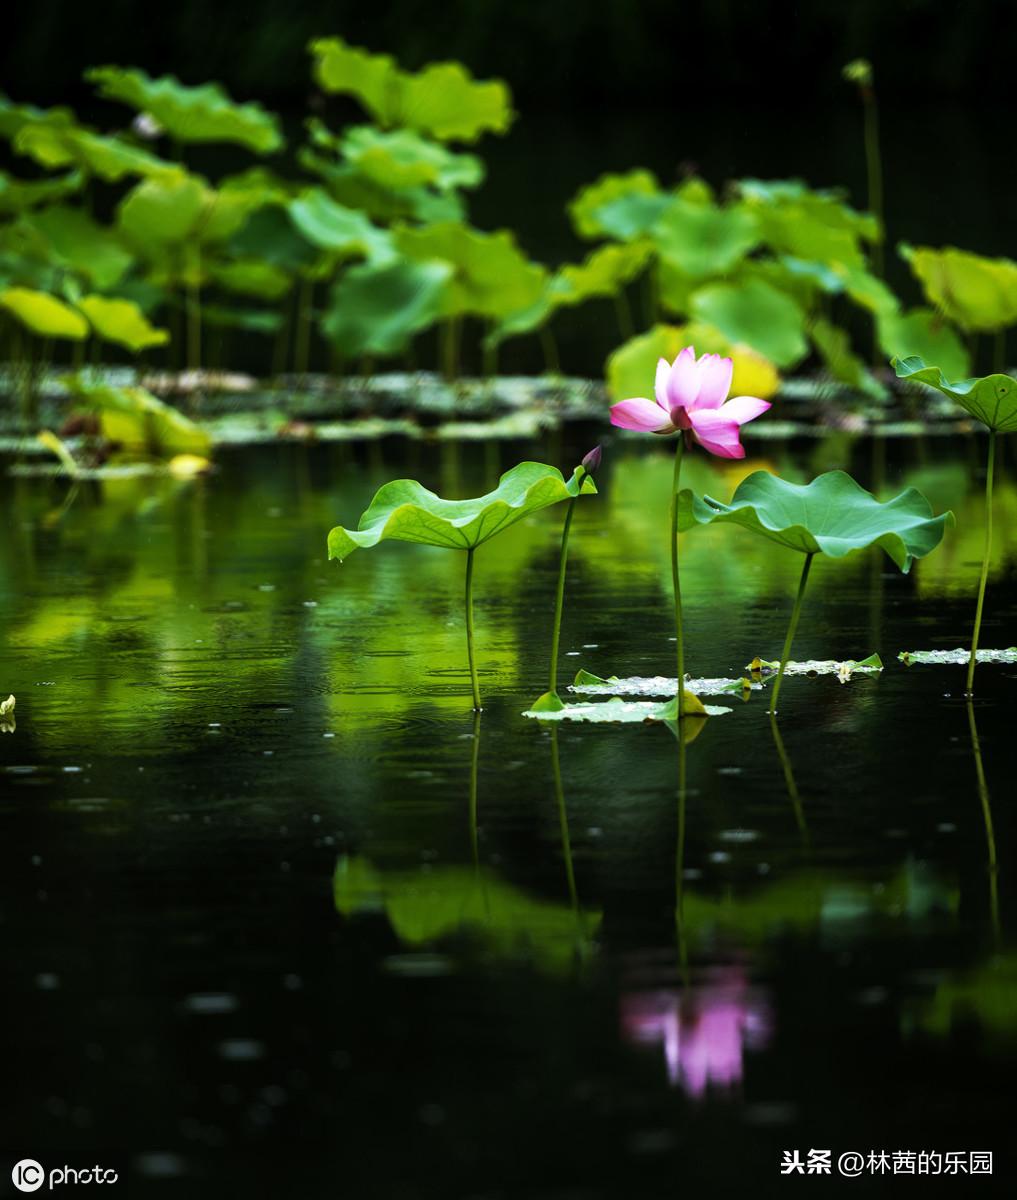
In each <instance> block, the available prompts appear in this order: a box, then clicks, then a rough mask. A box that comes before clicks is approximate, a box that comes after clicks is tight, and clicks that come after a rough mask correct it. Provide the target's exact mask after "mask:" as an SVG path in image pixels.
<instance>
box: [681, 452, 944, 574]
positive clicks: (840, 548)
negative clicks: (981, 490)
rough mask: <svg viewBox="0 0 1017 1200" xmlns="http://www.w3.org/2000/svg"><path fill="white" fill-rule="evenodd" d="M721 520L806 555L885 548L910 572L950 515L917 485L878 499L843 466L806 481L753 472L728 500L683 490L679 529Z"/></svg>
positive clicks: (836, 554)
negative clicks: (935, 511) (939, 511)
mask: <svg viewBox="0 0 1017 1200" xmlns="http://www.w3.org/2000/svg"><path fill="white" fill-rule="evenodd" d="M717 522H721V523H733V524H735V525H741V526H742V527H743V528H745V529H749V530H751V531H752V532H753V533H758V534H760V535H761V536H762V537H765V538H769V539H770V540H771V541H774V542H777V543H778V544H779V545H781V546H786V547H787V548H788V549H790V550H797V551H798V552H799V553H801V554H825V555H827V556H828V557H829V558H843V557H844V556H845V555H846V554H849V553H850V552H851V551H852V550H864V549H865V548H866V547H868V546H874V545H875V546H880V547H881V548H882V549H883V550H885V551H886V553H887V554H888V555H889V556H890V558H892V559H893V561H894V562H895V563H896V564H897V566H898V567H900V569H901V570H902V571H903V572H905V573H907V572H908V571H909V570H910V569H911V563H912V561H913V560H914V559H916V558H923V557H924V556H925V555H926V554H929V553H930V552H931V551H933V550H935V548H936V547H937V546H938V545H939V543H940V541H941V540H942V537H943V530H944V528H945V527H946V525H947V524H948V523H952V522H953V513H951V512H946V513H942V514H940V516H938V517H936V516H933V513H932V508H931V506H930V504H929V502H928V500H926V498H925V497H924V496H923V495H922V493H921V492H919V491H917V490H916V489H915V488H908V489H907V490H906V491H903V492H901V493H900V495H898V496H894V497H893V499H892V500H886V501H879V500H877V499H876V498H875V496H873V495H872V493H871V492H867V491H866V490H865V489H864V488H863V487H861V486H860V485H859V484H857V483H856V482H855V481H854V480H853V479H852V478H851V476H850V475H848V474H846V473H845V472H844V471H828V472H826V474H824V475H819V476H817V477H816V478H815V479H813V480H812V482H811V483H807V484H796V483H788V481H787V480H786V479H781V478H779V477H778V476H776V475H771V474H770V473H769V472H767V471H754V472H753V473H752V474H751V475H749V476H748V477H747V478H746V479H743V480H742V482H741V483H740V484H739V485H738V487H737V488H736V489H735V493H734V495H733V496H732V497H731V503H730V504H724V503H722V502H721V501H720V500H714V499H712V498H711V497H709V496H703V497H699V496H697V495H695V494H694V493H693V492H691V491H689V490H687V489H686V490H684V491H682V492H681V493H680V495H679V497H678V528H679V529H680V530H683V531H684V530H688V529H692V528H694V527H695V526H696V525H713V524H716V523H717Z"/></svg>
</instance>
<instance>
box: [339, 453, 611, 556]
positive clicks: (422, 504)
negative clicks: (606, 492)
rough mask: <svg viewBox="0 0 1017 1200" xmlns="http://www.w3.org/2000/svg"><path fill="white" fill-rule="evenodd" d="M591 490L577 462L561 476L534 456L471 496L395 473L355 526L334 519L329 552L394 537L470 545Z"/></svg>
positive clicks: (453, 546) (450, 546)
mask: <svg viewBox="0 0 1017 1200" xmlns="http://www.w3.org/2000/svg"><path fill="white" fill-rule="evenodd" d="M580 480H581V481H582V482H581V483H580ZM596 490H597V488H596V486H595V485H594V482H593V480H592V479H591V478H590V477H589V475H587V474H586V473H585V471H584V469H583V468H582V467H576V469H575V472H574V473H573V475H572V478H571V479H569V480H568V482H566V481H565V479H564V478H563V477H562V473H561V471H559V470H558V468H557V467H549V466H546V465H545V464H544V463H536V462H523V463H519V465H518V466H515V467H513V468H512V470H511V471H506V472H505V474H504V475H502V477H501V479H500V480H499V481H498V486H497V487H496V488H495V489H494V491H493V492H488V493H487V495H486V496H478V497H477V498H476V499H473V500H443V499H442V498H441V497H440V496H436V495H435V494H434V492H429V491H428V490H427V488H425V487H423V486H422V485H421V484H419V483H417V481H416V480H415V479H395V480H393V481H392V482H391V483H386V484H385V485H384V486H383V487H381V488H379V490H378V492H377V493H376V495H375V497H374V499H373V500H372V501H371V505H370V507H369V508H368V509H367V511H366V512H365V513H364V515H363V516H362V517H361V518H360V523H359V525H358V526H357V528H356V529H344V528H343V527H342V526H341V525H337V526H336V527H335V528H334V529H333V530H332V531H331V532H330V533H329V535H328V556H329V558H338V559H340V560H342V559H344V558H346V556H347V555H349V554H352V553H353V551H354V550H356V549H357V548H358V547H365V548H366V547H369V546H376V545H377V544H378V543H379V542H381V541H386V540H393V539H394V540H396V541H401V542H418V543H421V544H423V545H425V546H444V547H446V548H448V549H450V550H472V549H474V548H475V547H477V546H481V545H483V543H484V542H486V541H489V540H490V539H491V538H492V537H494V536H495V534H498V533H501V532H502V531H503V530H505V529H508V527H509V526H510V525H514V524H515V523H516V522H517V521H521V520H523V518H524V517H528V516H530V515H531V514H532V513H535V512H539V511H540V509H542V508H547V507H548V506H549V505H551V504H557V503H558V502H559V501H561V500H569V499H571V498H573V497H575V496H578V495H580V494H583V495H589V494H591V493H594V492H596Z"/></svg>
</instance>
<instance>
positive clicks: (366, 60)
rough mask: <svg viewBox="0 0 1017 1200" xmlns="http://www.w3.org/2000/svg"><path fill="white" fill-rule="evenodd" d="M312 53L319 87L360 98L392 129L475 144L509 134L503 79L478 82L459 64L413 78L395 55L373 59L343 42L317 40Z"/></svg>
mask: <svg viewBox="0 0 1017 1200" xmlns="http://www.w3.org/2000/svg"><path fill="white" fill-rule="evenodd" d="M310 50H311V53H312V54H313V55H314V56H315V63H314V74H315V78H316V79H317V81H318V83H319V84H321V86H322V87H323V88H324V89H325V90H326V91H328V92H342V93H345V94H347V95H351V96H355V97H356V98H357V99H358V100H359V101H360V102H361V103H362V104H363V105H364V107H365V108H366V109H367V111H368V112H369V113H371V115H372V116H373V117H374V118H375V119H376V120H377V121H378V122H379V124H381V125H384V126H386V127H389V128H391V127H392V126H404V127H406V128H408V129H414V130H417V131H418V132H421V133H426V134H429V135H430V136H431V137H435V138H438V139H439V140H440V141H465V142H472V141H476V139H477V138H478V137H479V136H480V134H481V133H483V132H485V131H491V132H494V133H504V132H505V131H506V130H507V129H508V127H509V125H510V124H511V121H512V117H513V113H512V102H511V96H510V94H509V90H508V87H507V86H506V85H505V84H504V83H503V82H502V81H501V80H498V79H495V80H487V81H477V80H475V79H474V78H473V77H472V76H471V75H470V73H469V71H467V70H466V69H465V68H464V67H463V66H462V65H461V64H459V63H454V62H448V63H432V64H431V65H430V66H427V67H424V69H423V70H422V71H418V72H416V73H411V72H408V71H403V70H401V69H400V68H399V66H398V65H397V64H396V62H395V60H394V59H393V58H391V57H390V56H389V55H387V54H371V53H369V52H368V51H366V50H361V49H359V48H358V47H356V46H349V45H347V44H346V43H345V42H344V41H343V40H342V39H341V38H324V39H320V40H318V41H314V42H312V43H311V46H310Z"/></svg>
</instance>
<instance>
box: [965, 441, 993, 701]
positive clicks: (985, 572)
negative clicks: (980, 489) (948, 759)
mask: <svg viewBox="0 0 1017 1200" xmlns="http://www.w3.org/2000/svg"><path fill="white" fill-rule="evenodd" d="M995 464H996V431H995V429H990V430H989V463H988V467H987V469H986V472H985V546H984V548H983V550H982V572H981V575H980V576H979V579H978V603H977V605H976V606H975V628H974V631H973V633H972V635H971V657H970V658H969V659H968V680H967V685H966V688H965V693H966V694H967V695H968V696H972V695H974V691H975V663H976V662H977V660H978V635H979V634H980V633H981V631H982V608H983V607H984V605H985V585H986V583H987V582H988V580H989V558H990V557H991V555H992V476H993V473H994V468H995Z"/></svg>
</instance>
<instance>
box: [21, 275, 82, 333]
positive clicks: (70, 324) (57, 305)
mask: <svg viewBox="0 0 1017 1200" xmlns="http://www.w3.org/2000/svg"><path fill="white" fill-rule="evenodd" d="M0 308H4V309H6V310H7V312H9V313H10V314H11V316H12V317H15V318H16V319H17V320H18V321H20V322H21V324H22V325H24V326H25V328H26V329H28V330H29V331H30V332H31V333H35V334H38V336H39V337H45V338H66V339H68V340H70V341H73V342H83V341H84V340H85V338H87V337H88V322H87V321H86V320H85V318H84V317H83V316H82V315H81V313H79V312H75V310H74V309H73V308H71V306H70V305H69V304H65V303H64V302H63V301H62V300H58V299H57V298H56V296H50V295H48V294H47V293H46V292H37V291H33V290H32V289H31V288H22V287H13V288H5V289H4V290H3V291H2V292H0Z"/></svg>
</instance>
